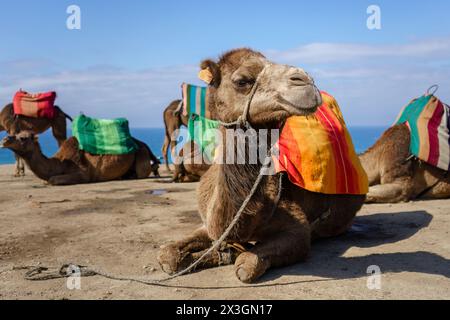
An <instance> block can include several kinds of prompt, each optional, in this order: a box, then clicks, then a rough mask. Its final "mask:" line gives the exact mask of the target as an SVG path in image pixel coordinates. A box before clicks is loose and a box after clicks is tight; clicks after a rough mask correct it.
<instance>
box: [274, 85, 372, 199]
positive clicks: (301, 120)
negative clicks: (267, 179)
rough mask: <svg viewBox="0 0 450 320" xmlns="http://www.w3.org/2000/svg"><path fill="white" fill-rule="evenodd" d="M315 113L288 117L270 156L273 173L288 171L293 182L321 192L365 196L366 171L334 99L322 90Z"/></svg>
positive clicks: (366, 188)
mask: <svg viewBox="0 0 450 320" xmlns="http://www.w3.org/2000/svg"><path fill="white" fill-rule="evenodd" d="M321 94H322V98H323V104H322V106H320V107H319V108H318V110H317V112H316V113H315V114H314V115H310V116H295V117H290V118H289V119H288V120H287V121H286V123H285V125H284V127H283V129H282V131H281V133H280V138H279V140H278V142H277V143H276V144H275V148H276V149H275V150H277V151H278V155H276V156H274V157H273V160H274V164H275V170H276V172H287V173H288V176H289V180H290V181H291V182H292V183H294V184H295V185H297V186H299V187H301V188H303V189H306V190H309V191H312V192H318V193H324V194H353V195H364V194H366V193H367V192H368V188H369V186H368V179H367V174H366V173H365V171H364V169H363V168H362V166H361V163H360V161H359V158H358V156H357V155H356V152H355V149H354V147H353V142H352V139H351V137H350V134H349V132H348V130H347V127H346V125H345V122H344V118H343V116H342V113H341V111H340V109H339V105H338V104H337V102H336V100H335V99H334V98H333V97H332V96H330V95H329V94H327V93H325V92H321Z"/></svg>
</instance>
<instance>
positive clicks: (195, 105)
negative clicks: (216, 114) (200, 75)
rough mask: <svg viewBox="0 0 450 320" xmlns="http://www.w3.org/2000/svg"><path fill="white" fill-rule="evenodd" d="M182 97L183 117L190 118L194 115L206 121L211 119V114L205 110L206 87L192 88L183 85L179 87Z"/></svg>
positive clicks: (206, 101) (188, 85) (185, 84)
mask: <svg viewBox="0 0 450 320" xmlns="http://www.w3.org/2000/svg"><path fill="white" fill-rule="evenodd" d="M181 88H182V95H183V115H184V116H191V115H192V114H196V115H199V116H202V117H204V118H207V119H211V114H210V112H209V110H208V109H207V108H206V106H207V105H208V100H207V99H208V95H207V94H206V93H207V90H208V88H206V87H200V86H194V85H192V84H187V83H183V84H182V85H181Z"/></svg>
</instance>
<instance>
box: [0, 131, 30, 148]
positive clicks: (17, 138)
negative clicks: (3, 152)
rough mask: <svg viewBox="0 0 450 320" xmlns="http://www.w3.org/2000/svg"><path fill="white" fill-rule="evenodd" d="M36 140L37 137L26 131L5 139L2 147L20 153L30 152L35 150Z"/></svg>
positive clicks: (0, 144) (0, 145)
mask: <svg viewBox="0 0 450 320" xmlns="http://www.w3.org/2000/svg"><path fill="white" fill-rule="evenodd" d="M36 140H37V137H36V136H34V135H33V134H32V133H30V132H26V131H25V132H21V133H19V134H16V135H12V136H7V137H5V138H3V140H2V141H1V142H0V147H1V148H7V149H10V150H12V151H15V152H18V153H23V152H29V151H32V150H33V148H34V143H35V142H36Z"/></svg>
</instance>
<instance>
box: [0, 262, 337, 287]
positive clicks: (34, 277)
mask: <svg viewBox="0 0 450 320" xmlns="http://www.w3.org/2000/svg"><path fill="white" fill-rule="evenodd" d="M70 266H71V265H70V264H64V265H63V266H62V267H61V268H54V270H55V271H49V268H47V267H34V266H24V267H14V268H11V269H10V270H4V271H2V272H7V271H14V270H24V269H31V270H30V271H28V272H27V273H26V275H25V279H26V280H29V281H43V280H54V279H60V278H67V277H69V276H70V275H68V274H66V273H63V272H62V270H64V268H66V269H67V268H69V267H70ZM72 266H74V265H72ZM33 268H34V269H33ZM79 268H80V272H81V276H84V277H90V276H101V277H104V278H107V279H111V280H116V281H131V282H136V283H140V284H144V285H150V286H158V287H163V288H178V289H191V290H192V289H193V290H218V289H244V288H267V287H275V286H287V285H293V284H300V283H313V282H314V283H315V282H325V281H326V282H328V281H340V280H345V279H332V278H325V279H313V280H300V281H288V282H279V283H268V284H254V285H238V286H189V285H174V284H167V283H159V282H157V281H152V280H145V279H140V278H133V277H122V276H116V275H113V274H110V273H107V272H103V271H99V270H95V269H90V268H88V267H85V266H83V267H79ZM43 271H45V274H44V275H42V276H39V275H38V274H39V272H41V273H43Z"/></svg>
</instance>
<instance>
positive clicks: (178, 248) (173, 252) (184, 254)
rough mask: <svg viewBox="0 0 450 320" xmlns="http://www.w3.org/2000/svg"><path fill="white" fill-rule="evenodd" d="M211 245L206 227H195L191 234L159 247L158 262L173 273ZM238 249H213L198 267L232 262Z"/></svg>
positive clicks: (194, 259) (216, 265) (166, 270)
mask: <svg viewBox="0 0 450 320" xmlns="http://www.w3.org/2000/svg"><path fill="white" fill-rule="evenodd" d="M211 245H212V240H211V238H210V237H209V236H208V233H207V231H206V228H204V227H202V228H200V229H197V230H196V231H195V232H194V233H193V234H192V235H191V236H189V237H187V238H186V239H183V240H181V241H178V242H175V243H173V244H170V245H167V246H164V247H162V248H161V250H160V251H159V254H158V262H159V264H160V266H161V268H162V269H163V271H164V272H166V273H168V274H173V273H176V272H178V271H181V270H182V269H184V268H186V267H188V266H189V265H190V264H191V263H193V262H195V261H197V260H198V259H199V258H200V257H201V256H202V255H203V254H204V253H205V252H206V251H207V250H208V249H209V248H210V247H211ZM237 256H238V251H237V250H235V249H232V248H226V249H224V250H219V251H217V250H215V251H213V252H212V253H211V254H210V255H208V256H207V257H206V258H204V259H203V260H202V262H201V263H200V264H199V265H198V266H197V267H198V268H201V269H204V268H212V267H218V266H221V265H228V264H232V263H233V262H234V260H236V258H237Z"/></svg>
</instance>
